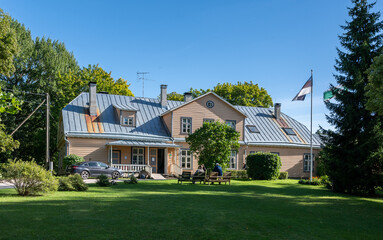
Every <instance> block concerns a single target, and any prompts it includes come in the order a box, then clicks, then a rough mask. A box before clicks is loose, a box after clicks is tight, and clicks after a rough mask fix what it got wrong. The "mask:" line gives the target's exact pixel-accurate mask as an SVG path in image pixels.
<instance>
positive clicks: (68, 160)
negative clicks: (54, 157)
mask: <svg viewBox="0 0 383 240" xmlns="http://www.w3.org/2000/svg"><path fill="white" fill-rule="evenodd" d="M84 161H85V160H84V158H83V157H80V156H77V155H76V154H70V155H67V156H65V157H64V159H63V168H64V169H66V167H67V166H70V165H73V164H76V163H79V162H84Z"/></svg>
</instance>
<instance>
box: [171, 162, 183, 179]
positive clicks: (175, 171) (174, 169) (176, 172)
mask: <svg viewBox="0 0 383 240" xmlns="http://www.w3.org/2000/svg"><path fill="white" fill-rule="evenodd" d="M170 173H171V174H173V175H175V176H176V177H178V176H179V175H181V174H182V168H181V167H180V166H178V165H177V164H172V165H170Z"/></svg>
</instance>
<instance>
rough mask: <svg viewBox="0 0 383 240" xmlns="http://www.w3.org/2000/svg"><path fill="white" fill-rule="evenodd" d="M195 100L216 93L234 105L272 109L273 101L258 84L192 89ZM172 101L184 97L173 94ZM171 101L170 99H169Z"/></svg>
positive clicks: (223, 85)
mask: <svg viewBox="0 0 383 240" xmlns="http://www.w3.org/2000/svg"><path fill="white" fill-rule="evenodd" d="M190 92H191V93H192V96H193V98H196V97H199V96H201V95H203V94H205V93H207V92H214V93H216V94H217V95H219V96H220V97H222V98H224V99H225V100H226V101H228V102H229V103H231V104H233V105H240V106H251V107H271V106H273V100H272V99H271V97H270V95H269V94H268V93H267V91H266V90H265V89H264V88H259V86H258V84H254V83H253V82H252V81H250V82H244V83H241V82H237V84H231V83H223V84H220V83H219V84H217V85H216V86H215V87H214V88H213V89H212V90H211V89H207V90H204V89H199V90H198V89H194V88H190ZM169 97H172V99H171V100H176V101H183V95H182V94H178V93H176V92H172V93H171V96H169V95H168V99H169ZM169 100H170V99H169Z"/></svg>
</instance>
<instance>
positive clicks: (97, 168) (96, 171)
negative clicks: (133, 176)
mask: <svg viewBox="0 0 383 240" xmlns="http://www.w3.org/2000/svg"><path fill="white" fill-rule="evenodd" d="M66 173H67V174H76V173H78V174H80V176H81V177H82V179H87V178H89V177H97V176H99V175H101V174H104V175H107V176H110V177H112V178H113V179H117V178H119V177H121V176H122V174H123V172H122V171H121V170H120V169H117V168H112V167H110V166H108V165H107V164H105V163H103V162H94V161H91V162H80V163H76V164H73V165H70V166H68V167H67V169H66Z"/></svg>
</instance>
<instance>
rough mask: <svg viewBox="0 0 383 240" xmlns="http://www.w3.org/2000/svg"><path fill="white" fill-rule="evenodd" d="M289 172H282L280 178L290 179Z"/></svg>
mask: <svg viewBox="0 0 383 240" xmlns="http://www.w3.org/2000/svg"><path fill="white" fill-rule="evenodd" d="M288 178H289V173H288V172H280V173H279V177H278V179H288Z"/></svg>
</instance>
